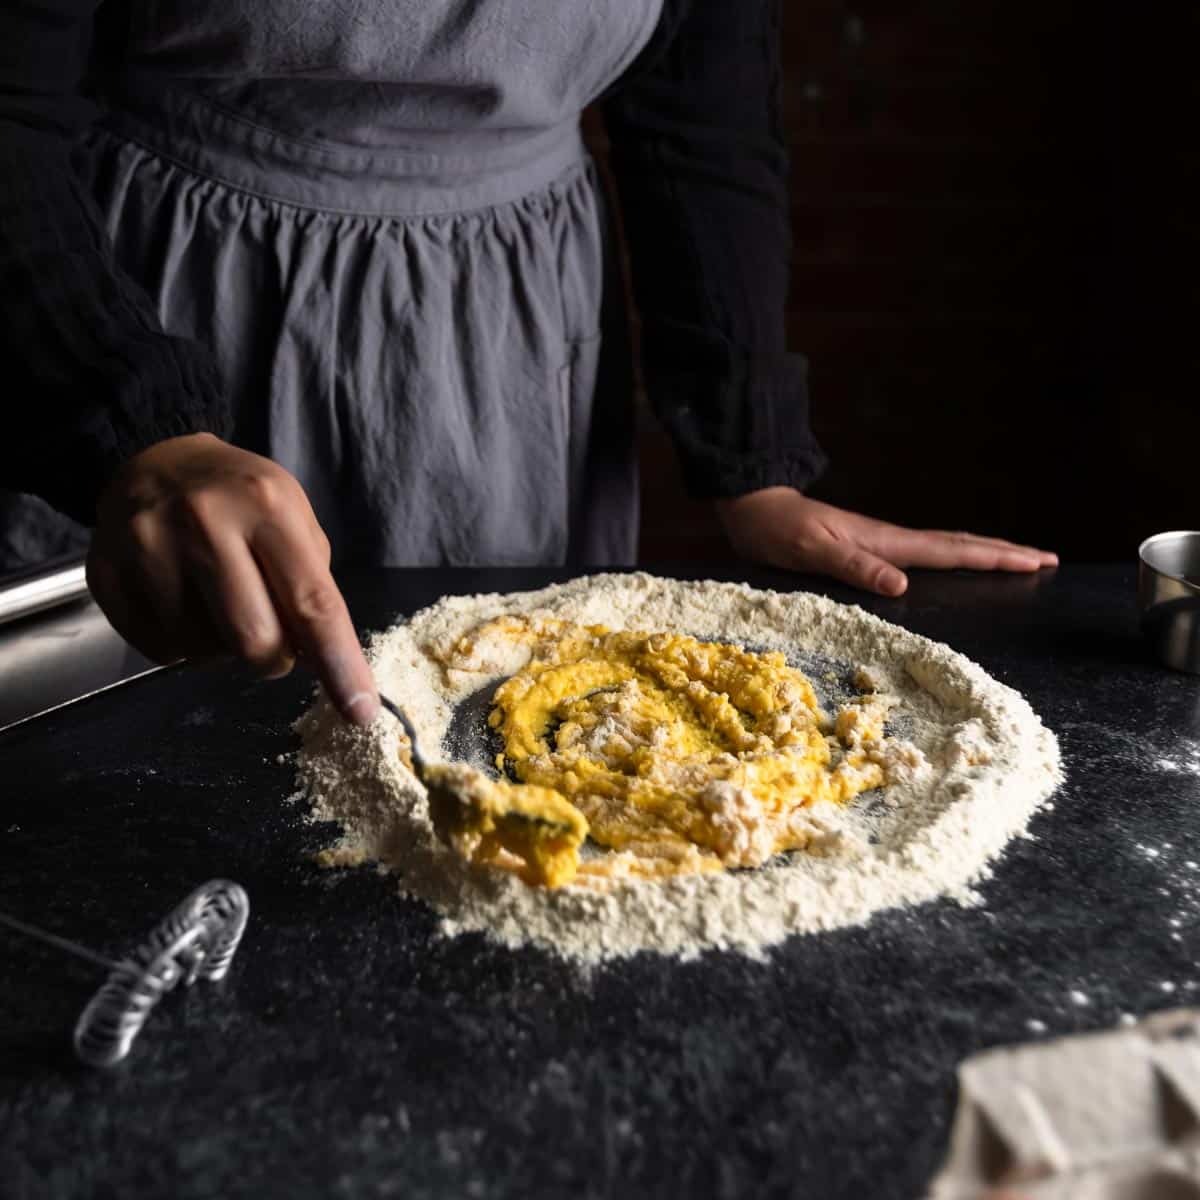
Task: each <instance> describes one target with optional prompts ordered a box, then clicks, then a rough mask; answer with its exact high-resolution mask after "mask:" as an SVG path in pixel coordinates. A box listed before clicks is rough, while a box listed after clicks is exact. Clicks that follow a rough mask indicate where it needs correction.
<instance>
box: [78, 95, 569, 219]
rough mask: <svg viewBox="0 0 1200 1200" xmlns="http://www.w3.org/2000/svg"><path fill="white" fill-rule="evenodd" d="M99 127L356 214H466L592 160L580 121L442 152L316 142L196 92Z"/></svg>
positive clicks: (111, 116) (226, 175)
mask: <svg viewBox="0 0 1200 1200" xmlns="http://www.w3.org/2000/svg"><path fill="white" fill-rule="evenodd" d="M101 128H102V129H104V130H107V131H108V132H110V133H112V134H113V135H115V136H117V137H119V138H124V139H126V140H128V141H131V142H134V143H137V144H138V145H141V146H143V147H144V148H145V149H147V150H149V151H151V152H152V153H154V154H157V155H160V156H162V157H164V158H167V159H170V160H172V161H174V162H176V163H178V164H179V165H180V166H182V167H184V168H186V169H187V170H190V171H193V172H195V173H197V174H199V175H203V176H205V177H207V178H210V179H213V180H216V181H218V182H220V183H224V184H227V185H229V186H231V187H234V188H239V189H241V190H243V191H247V192H251V193H253V194H254V195H257V196H260V197H262V198H263V199H267V200H278V201H281V202H283V203H285V204H292V205H298V206H301V207H305V208H311V209H316V210H319V211H322V212H331V213H344V214H352V215H358V216H378V217H420V216H439V215H453V214H468V213H470V212H472V211H477V210H481V209H489V208H493V207H496V206H498V205H502V204H509V203H512V202H514V201H517V200H521V199H523V198H524V197H526V196H530V195H532V194H535V193H537V192H540V191H542V190H544V189H545V188H546V187H548V186H549V185H550V184H552V183H554V182H555V181H556V180H558V179H559V178H561V177H562V176H563V175H564V174H565V173H566V172H567V171H569V170H570V169H571V168H572V167H574V166H578V165H580V164H582V163H583V162H584V161H585V160H586V151H585V149H584V145H583V138H582V135H581V133H580V128H579V121H578V119H577V118H576V119H572V120H570V121H565V122H563V123H562V124H560V125H557V126H553V127H550V128H547V129H541V130H534V131H530V132H528V133H527V134H522V135H517V134H513V135H512V136H510V137H508V138H506V139H505V140H503V141H502V142H499V144H497V145H494V146H491V147H489V148H487V149H483V150H479V151H478V152H461V151H459V152H451V153H444V152H443V151H442V148H441V145H442V144H443V143H445V144H449V143H451V142H452V141H453V138H454V134H453V132H451V131H447V132H445V133H440V134H437V135H432V134H424V135H422V136H423V137H425V138H426V139H427V140H429V141H431V142H432V141H434V140H435V138H436V140H437V142H438V143H439V144H438V145H437V146H436V147H434V148H431V149H430V150H428V151H425V150H411V149H405V150H392V149H380V148H375V147H359V146H347V145H339V144H337V143H332V142H320V141H315V140H313V141H310V140H306V139H303V138H297V137H292V136H289V135H286V134H282V133H279V132H277V131H276V130H273V129H268V128H266V127H264V126H261V125H258V124H256V123H254V122H253V121H251V120H249V119H247V118H246V117H244V116H242V115H239V114H237V113H233V112H229V111H226V110H225V109H223V108H221V107H220V106H219V105H217V104H215V103H214V102H212V101H211V100H209V99H207V98H204V97H199V96H196V95H192V94H185V95H180V94H178V93H175V92H169V91H167V92H159V93H158V94H157V95H155V96H154V97H153V100H152V101H147V100H145V99H140V100H139V101H138V102H137V103H136V104H134V105H129V106H125V105H121V106H117V107H114V108H113V109H111V110H110V111H109V112H108V114H107V115H106V117H105V119H104V121H103V122H102V124H101Z"/></svg>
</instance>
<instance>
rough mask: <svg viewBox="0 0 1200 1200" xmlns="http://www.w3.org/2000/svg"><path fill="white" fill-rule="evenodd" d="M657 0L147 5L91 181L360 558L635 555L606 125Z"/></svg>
mask: <svg viewBox="0 0 1200 1200" xmlns="http://www.w3.org/2000/svg"><path fill="white" fill-rule="evenodd" d="M660 7H661V0H475V2H473V3H464V2H463V0H365V2H358V3H355V4H353V5H347V4H346V3H345V0H316V2H313V0H307V2H305V3H300V2H299V0H286V2H285V0H265V2H264V0H243V2H242V3H241V4H236V5H235V4H218V3H215V2H213V3H207V4H197V3H196V2H195V0H157V2H155V3H153V4H151V3H147V2H141V3H135V4H134V5H133V10H134V17H133V24H132V28H131V30H130V36H129V42H128V44H129V53H128V58H127V61H126V62H125V64H124V65H123V67H122V69H121V71H120V73H119V76H118V78H117V81H116V85H115V87H116V90H115V91H114V94H113V96H112V102H111V112H110V115H109V116H107V117H106V118H105V120H104V122H103V123H102V125H101V126H100V127H99V128H98V129H96V130H95V131H94V132H93V133H92V134H90V135H89V138H88V141H87V145H86V153H85V154H84V156H83V159H82V161H83V163H84V169H85V170H86V171H87V172H88V175H89V182H90V185H91V188H92V191H93V194H94V195H95V196H96V198H97V200H98V202H99V204H100V206H101V209H102V211H103V213H104V215H105V218H106V221H107V224H108V231H109V233H110V235H111V236H112V238H113V242H114V245H115V247H116V252H117V257H118V261H119V262H120V264H121V265H122V267H123V268H124V269H125V270H126V271H128V272H129V273H130V274H131V275H132V276H133V278H134V279H136V280H137V281H138V282H139V283H140V284H141V285H142V286H143V287H144V288H145V289H146V290H147V291H148V292H149V294H150V296H151V297H152V299H153V300H154V302H155V303H156V304H157V307H158V311H159V315H160V317H161V319H162V321H163V324H164V326H165V327H166V328H167V329H168V330H169V331H171V332H173V333H180V334H185V335H187V336H190V337H194V338H196V339H198V340H199V341H201V342H203V343H205V344H206V345H208V346H209V347H210V348H211V349H212V350H213V351H214V352H215V354H216V357H217V361H218V363H219V365H220V368H221V371H222V375H223V379H224V382H225V386H226V390H227V393H228V394H229V396H230V397H231V398H232V401H233V407H234V412H235V420H236V435H235V440H236V441H237V442H238V443H239V444H240V445H244V446H247V447H249V448H251V449H254V450H256V451H258V452H260V453H263V454H267V455H269V456H270V457H271V458H273V459H275V460H276V461H277V462H279V463H281V464H282V465H283V466H285V467H287V468H288V470H290V471H292V472H293V473H294V474H295V475H296V476H297V477H298V478H299V480H300V482H301V483H302V484H303V486H304V488H305V490H306V491H307V493H308V496H309V498H310V499H311V501H312V503H313V507H314V509H315V510H316V513H317V517H318V519H319V520H320V521H321V524H322V526H323V527H324V528H325V531H326V533H327V534H328V536H329V538H330V541H331V543H332V544H333V547H334V554H335V559H336V560H337V561H340V562H356V563H368V564H377V565H431V564H442V563H446V564H557V563H565V562H570V563H580V564H583V563H586V564H594V565H608V564H626V563H630V562H632V561H633V559H634V556H635V551H636V536H637V490H636V469H635V468H636V464H635V458H634V447H633V416H632V387H631V385H630V380H629V377H628V374H627V372H626V370H625V364H626V363H627V354H626V353H625V347H624V345H623V344H622V338H623V332H624V320H623V314H622V313H621V311H620V289H619V286H617V285H616V284H615V281H614V277H613V262H612V256H611V253H610V242H609V238H608V237H607V232H608V225H607V219H606V216H605V213H604V211H603V201H602V197H601V194H600V191H599V189H598V187H597V180H596V175H595V170H594V167H593V165H592V164H591V162H590V161H589V159H588V157H587V154H586V152H585V151H584V149H583V145H582V142H581V139H580V134H579V114H580V112H581V110H582V109H583V108H584V107H585V106H586V105H587V104H588V103H589V102H590V101H591V100H592V99H594V98H595V96H597V95H598V94H599V93H600V92H601V91H603V90H604V89H605V88H606V87H607V86H608V85H609V84H610V83H611V82H612V81H613V80H614V79H615V78H617V77H618V76H619V75H620V74H621V73H622V72H623V71H624V70H625V68H626V67H627V66H628V65H629V63H630V62H631V61H632V59H633V58H634V56H635V55H636V54H637V52H638V51H639V50H640V49H641V47H642V46H643V45H644V44H645V42H646V41H647V40H648V38H649V36H650V34H651V32H652V31H653V28H654V25H655V23H656V22H657V20H658V17H659V12H660ZM602 345H603V346H604V347H605V353H604V354H603V355H602V354H601V346H602Z"/></svg>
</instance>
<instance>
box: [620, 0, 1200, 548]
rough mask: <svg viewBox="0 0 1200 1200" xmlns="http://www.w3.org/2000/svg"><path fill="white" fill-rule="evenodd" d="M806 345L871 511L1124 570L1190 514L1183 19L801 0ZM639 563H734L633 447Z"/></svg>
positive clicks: (819, 396) (828, 439) (656, 456)
mask: <svg viewBox="0 0 1200 1200" xmlns="http://www.w3.org/2000/svg"><path fill="white" fill-rule="evenodd" d="M784 22H785V24H784V58H785V79H786V112H787V128H788V133H789V140H790V147H791V153H792V176H793V178H792V190H793V199H792V214H793V227H794V233H795V256H794V267H793V274H792V296H791V301H790V306H789V310H788V325H789V334H790V342H791V346H792V348H793V349H796V350H800V351H802V352H804V353H805V354H807V355H808V357H809V359H810V363H811V380H812V393H813V411H814V423H815V425H816V427H817V431H818V434H819V436H820V438H821V441H822V443H823V445H824V446H825V448H826V450H827V451H828V452H829V453H830V455H831V457H832V459H833V466H832V467H831V469H830V471H829V473H828V474H827V475H826V477H825V479H824V480H823V481H822V482H821V483H820V484H819V485H818V487H817V488H815V489H814V492H813V494H814V495H817V496H819V497H820V498H822V499H826V500H829V501H831V502H833V503H837V504H842V505H845V506H847V507H851V508H856V509H858V510H860V511H865V512H869V513H871V514H872V515H874V516H880V517H886V518H888V519H891V520H895V521H900V522H904V523H912V524H916V525H926V526H936V527H944V528H965V529H972V530H974V531H976V532H980V533H994V534H997V535H1000V536H1005V537H1010V538H1014V539H1017V540H1020V541H1027V542H1033V543H1036V544H1039V545H1042V546H1044V547H1046V548H1047V549H1053V550H1056V551H1058V552H1059V553H1060V554H1062V555H1063V556H1064V557H1065V558H1070V559H1077V560H1078V559H1091V560H1112V559H1124V560H1126V561H1131V560H1132V557H1133V554H1134V552H1135V550H1136V546H1137V543H1138V542H1139V541H1140V540H1141V539H1142V538H1143V537H1145V536H1147V535H1148V534H1150V533H1153V532H1157V531H1158V530H1162V529H1177V528H1193V527H1195V526H1196V524H1197V518H1196V516H1195V515H1194V513H1195V499H1194V496H1193V494H1192V484H1191V465H1192V457H1193V446H1194V443H1195V440H1196V436H1197V433H1198V432H1200V418H1198V415H1197V404H1196V396H1195V392H1194V389H1195V375H1196V366H1197V362H1196V358H1197V356H1196V350H1195V345H1196V338H1195V334H1194V331H1193V322H1194V320H1195V318H1196V316H1197V314H1198V313H1200V306H1198V305H1197V304H1196V297H1197V282H1196V274H1197V267H1198V266H1200V255H1198V254H1197V248H1198V245H1200V204H1198V203H1197V202H1198V200H1200V195H1198V193H1200V188H1198V187H1197V180H1198V178H1200V150H1198V149H1197V139H1196V137H1195V134H1194V131H1193V122H1194V120H1195V117H1196V114H1197V113H1198V112H1200V106H1198V105H1197V99H1198V96H1197V93H1198V92H1200V84H1198V82H1197V80H1198V76H1197V72H1196V69H1195V66H1194V55H1195V52H1196V48H1197V45H1198V42H1200V39H1198V38H1197V34H1198V33H1200V11H1198V10H1197V9H1196V8H1195V6H1190V5H1163V6H1147V7H1136V6H1130V5H1121V6H1119V7H1118V6H1117V5H1115V4H1107V5H1099V6H1097V5H1083V4H1078V3H1071V2H1068V0H1039V2H1038V3H1036V4H1035V3H1029V2H1028V0H1027V2H1026V3H1022V4H1015V5H1014V4H1011V3H1005V2H1003V0H970V2H969V3H963V2H962V0H909V2H907V3H906V2H903V0H900V2H891V3H888V2H885V0H856V2H855V3H845V2H842V0H785V16H784ZM643 466H644V470H643V488H644V503H645V512H644V518H643V527H642V553H643V556H644V557H645V558H647V559H667V558H669V559H674V560H677V561H678V560H697V559H714V558H720V557H724V556H727V555H728V553H729V552H728V551H727V550H726V548H725V546H724V544H723V541H722V539H721V536H720V534H719V532H718V530H717V528H716V525H715V523H714V520H713V517H712V514H711V512H710V509H709V507H708V506H707V505H704V504H698V503H694V502H689V501H688V500H687V498H686V496H685V495H684V493H683V489H682V485H681V483H680V480H679V474H678V471H677V469H676V468H675V465H674V461H673V458H672V454H671V450H670V446H669V443H668V442H667V441H666V439H665V437H664V436H663V435H662V434H661V433H660V432H658V431H656V430H654V429H652V428H647V430H646V432H645V436H644V445H643Z"/></svg>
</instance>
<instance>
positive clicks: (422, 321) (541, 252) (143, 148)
mask: <svg viewBox="0 0 1200 1200" xmlns="http://www.w3.org/2000/svg"><path fill="white" fill-rule="evenodd" d="M779 9H780V6H779V3H778V0H739V2H738V3H736V4H733V3H730V2H729V0H457V2H454V3H451V2H450V0H440V2H435V3H430V0H360V2H357V3H354V4H347V3H346V2H345V0H309V2H306V3H304V4H301V3H298V2H297V0H243V2H242V3H241V4H232V3H222V2H220V0H156V2H155V3H153V4H151V3H148V2H147V0H129V2H127V3H116V2H115V0H108V2H106V3H101V4H99V5H97V4H96V3H95V0H24V2H23V3H22V4H20V5H7V6H5V9H4V10H3V16H2V17H0V56H2V57H0V152H2V153H3V156H4V164H3V165H4V170H3V179H2V181H0V269H2V271H3V289H2V292H3V300H2V301H0V303H3V305H4V318H5V319H4V329H5V337H6V338H7V339H8V342H9V345H8V350H9V354H8V362H9V364H10V367H11V368H12V369H13V370H15V371H16V372H17V374H18V382H19V384H20V387H19V388H11V389H10V397H13V399H11V400H10V407H11V409H12V412H11V419H12V423H13V424H14V425H15V429H14V430H13V431H12V432H11V435H10V437H9V439H8V441H7V443H6V445H5V449H4V450H3V451H0V454H2V455H3V459H2V460H0V468H2V469H0V478H2V479H3V480H4V482H5V483H6V484H8V485H9V486H11V487H12V488H13V489H14V490H15V491H18V492H23V493H33V494H36V495H37V496H40V497H42V498H43V499H44V501H46V502H48V503H49V504H50V505H52V506H53V507H54V509H55V510H57V512H59V513H63V514H68V515H69V516H70V517H73V518H75V519H76V520H77V521H79V522H82V523H83V524H94V526H95V531H94V535H93V537H92V540H91V548H90V552H89V559H88V574H89V581H90V583H91V586H92V590H93V592H94V594H95V596H96V598H97V600H98V602H99V603H100V605H101V607H102V608H103V609H104V610H105V612H106V614H107V615H108V617H109V619H110V620H111V621H112V623H113V625H114V626H115V627H116V628H117V629H118V630H119V631H120V632H121V633H122V634H123V635H124V636H125V637H126V638H128V640H129V641H131V642H132V643H133V644H134V645H136V646H138V647H139V648H140V649H142V650H144V651H145V652H147V653H148V654H150V655H152V656H153V657H155V658H158V659H161V660H169V659H172V658H175V657H178V656H199V655H205V654H211V653H214V652H232V653H234V654H236V655H238V656H240V657H241V658H243V659H245V660H247V661H248V662H249V663H251V664H253V665H254V666H255V667H256V668H257V669H258V670H260V671H261V672H262V673H263V674H264V675H269V676H273V675H278V674H280V673H283V672H286V671H287V670H288V669H290V667H291V665H292V663H293V661H294V659H295V657H296V656H297V655H300V656H303V657H304V658H305V659H306V660H307V661H308V662H310V663H311V665H312V666H313V668H314V669H315V670H316V671H317V673H318V674H319V675H320V677H321V679H322V680H323V682H324V683H325V684H326V686H327V688H328V690H329V692H330V694H331V696H332V697H333V698H334V700H335V702H336V703H337V705H338V706H339V708H340V709H341V711H342V712H343V713H344V714H345V715H346V716H347V717H348V718H350V719H354V720H358V721H364V722H365V721H369V720H370V719H372V718H373V716H374V715H375V713H376V711H377V703H378V702H377V697H376V694H375V690H374V685H373V683H372V681H371V675H370V672H369V670H368V668H367V666H366V664H365V662H364V660H363V657H362V653H361V651H360V649H359V645H358V641H357V638H356V636H355V633H354V630H353V627H352V625H351V623H350V620H349V617H348V614H347V612H346V608H345V605H344V603H343V601H342V599H341V596H340V594H339V593H338V591H337V588H336V586H335V585H334V583H333V581H332V578H331V576H330V573H329V564H330V560H331V552H332V557H333V560H334V561H337V562H351V561H356V562H365V563H376V564H392V565H396V564H422V563H563V562H568V563H578V564H588V565H592V566H603V565H620V564H626V563H629V562H631V561H632V560H633V557H634V552H635V543H634V539H635V533H636V503H637V501H636V476H635V471H634V457H633V424H632V415H631V411H630V395H631V388H630V386H629V380H628V376H627V374H626V370H625V368H626V365H627V360H628V356H627V353H626V352H625V347H624V346H623V344H622V329H623V322H622V319H621V313H620V310H619V305H618V304H617V303H616V300H617V298H618V297H619V295H620V289H619V287H616V286H614V284H613V277H614V272H613V264H612V258H611V254H610V248H611V247H610V239H609V238H608V222H607V219H606V216H605V213H604V211H603V201H602V198H601V194H600V192H599V190H598V187H597V183H596V178H595V174H594V171H593V168H592V166H591V164H590V163H589V162H588V160H587V156H586V154H585V152H584V150H583V148H582V144H581V142H580V138H579V132H578V125H579V115H580V112H581V110H582V109H583V108H584V107H585V106H586V105H588V104H590V103H592V102H593V101H595V100H596V99H597V98H601V99H602V102H603V108H604V113H605V117H606V120H607V124H608V129H609V133H610V136H611V140H612V146H613V151H612V164H613V170H614V174H615V177H616V180H617V183H618V188H619V191H620V194H621V198H622V201H623V207H624V210H625V217H626V226H627V232H628V239H629V244H630V248H631V252H632V257H633V280H634V287H635V292H636V295H637V299H638V302H639V306H640V308H641V311H642V315H643V319H644V358H645V369H646V377H647V382H648V387H649V390H650V393H651V396H652V398H653V401H654V404H655V407H656V409H657V411H658V413H659V415H660V417H661V418H662V419H663V420H664V422H665V423H666V425H667V426H668V428H669V429H670V430H671V431H672V433H673V435H674V438H675V441H676V444H677V446H678V449H679V452H680V455H681V458H682V461H683V464H684V467H685V471H686V475H687V478H688V481H689V485H690V486H691V487H692V488H693V490H695V491H696V492H697V493H699V494H701V495H706V496H710V497H712V498H714V499H716V500H717V502H718V505H719V509H720V512H721V516H722V520H723V522H724V525H725V527H726V529H727V531H728V533H729V536H730V537H731V539H732V540H733V542H734V544H735V545H736V546H738V547H739V548H740V549H741V550H742V551H743V552H745V553H746V554H748V555H751V556H753V557H756V558H760V559H763V560H766V561H768V562H771V563H775V564H779V565H787V566H792V567H796V568H804V569H811V570H819V571H825V572H828V573H829V574H831V575H834V576H836V577H838V578H840V579H843V580H846V581H848V582H850V583H854V584H857V585H859V586H862V587H867V588H873V589H875V590H878V591H881V592H885V593H889V594H898V593H899V592H901V591H903V589H904V586H905V580H904V576H903V573H902V572H901V570H900V569H899V568H900V567H902V566H905V565H910V564H911V565H929V566H946V567H950V566H969V567H977V568H1004V569H1010V570H1036V569H1037V568H1038V567H1039V566H1041V565H1044V564H1048V563H1050V562H1052V561H1053V556H1051V555H1046V554H1043V553H1041V552H1039V551H1036V550H1032V549H1030V548H1028V547H1019V546H1014V545H1011V544H1009V543H1005V542H1000V541H995V540H991V539H983V538H975V537H970V536H968V535H958V534H942V533H929V532H915V531H908V530H902V529H899V528H896V527H893V526H888V525H884V524H882V523H880V522H876V521H872V520H870V519H868V518H865V517H861V516H857V515H855V514H852V513H846V512H841V511H839V510H836V509H833V508H830V507H828V506H826V505H822V504H819V503H817V502H816V501H813V500H810V499H808V498H806V497H805V496H804V495H803V493H802V491H801V489H802V488H804V487H805V486H806V485H807V484H809V483H810V482H811V481H812V479H813V478H814V477H815V476H816V475H817V473H818V472H819V470H820V469H821V466H822V456H821V453H820V450H819V449H818V447H817V446H816V444H815V442H814V441H813V439H812V436H811V433H810V431H809V428H808V420H807V399H806V396H805V388H804V377H803V369H802V360H800V359H799V358H797V357H794V356H789V355H788V354H787V353H786V352H785V347H784V334H783V305H784V300H785V291H786V277H787V265H786V260H787V247H788V230H787V195H786V182H785V161H784V153H783V148H782V138H781V133H780V129H779V116H778V108H777V91H778V61H777V54H778V44H779ZM9 503H10V505H14V504H15V505H18V506H25V509H26V511H27V510H28V506H29V505H30V504H32V503H34V502H33V501H30V500H28V499H27V498H21V499H11V498H10V500H9ZM46 511H48V510H43V516H42V519H41V523H40V525H39V523H38V521H35V520H33V519H32V518H30V517H28V516H26V517H23V518H21V520H20V522H19V527H20V529H21V530H23V531H24V532H25V533H26V535H27V536H28V535H31V534H32V532H33V531H35V530H37V529H39V528H41V529H42V530H43V532H42V534H41V535H40V536H41V538H42V541H43V545H44V548H49V547H50V545H51V544H52V543H53V539H55V538H62V537H64V536H69V533H66V532H64V531H65V530H66V526H65V525H64V523H63V519H62V518H59V517H54V518H50V519H46V517H45V512H46ZM17 523H18V522H17V519H16V518H15V517H14V516H12V515H10V518H9V524H10V526H16V525H17ZM33 540H36V539H33Z"/></svg>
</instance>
